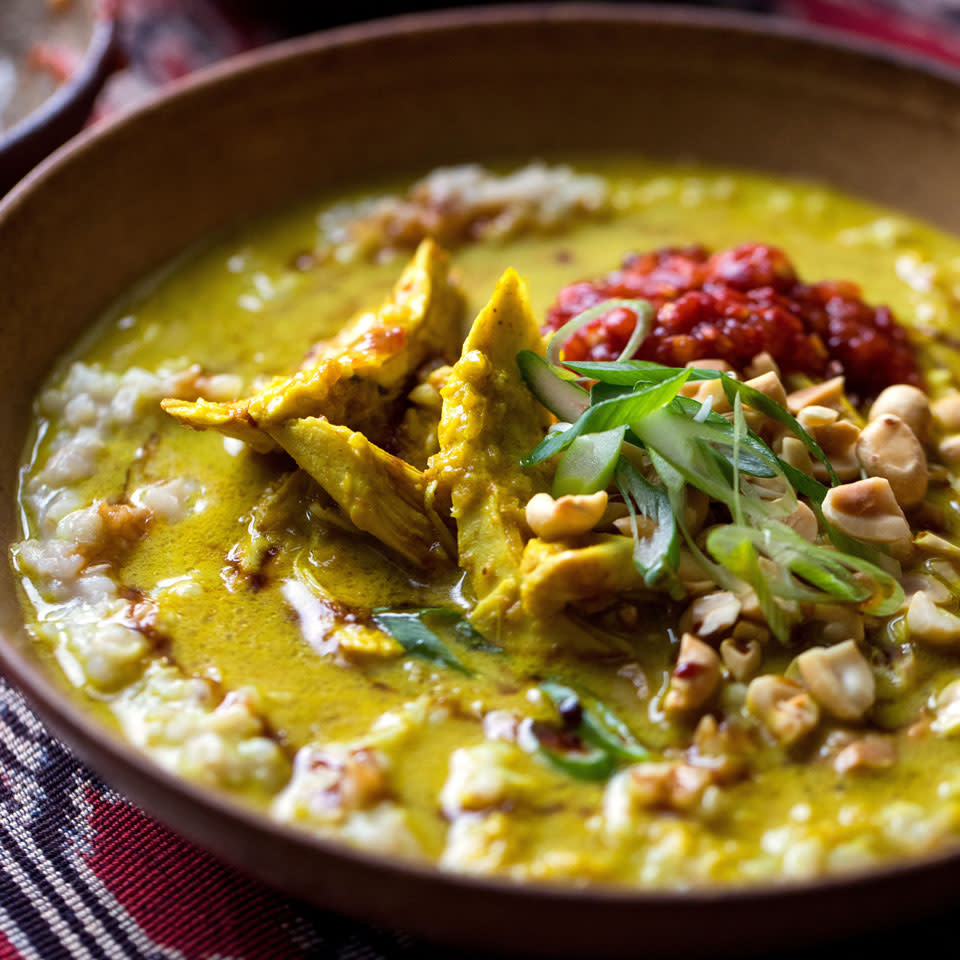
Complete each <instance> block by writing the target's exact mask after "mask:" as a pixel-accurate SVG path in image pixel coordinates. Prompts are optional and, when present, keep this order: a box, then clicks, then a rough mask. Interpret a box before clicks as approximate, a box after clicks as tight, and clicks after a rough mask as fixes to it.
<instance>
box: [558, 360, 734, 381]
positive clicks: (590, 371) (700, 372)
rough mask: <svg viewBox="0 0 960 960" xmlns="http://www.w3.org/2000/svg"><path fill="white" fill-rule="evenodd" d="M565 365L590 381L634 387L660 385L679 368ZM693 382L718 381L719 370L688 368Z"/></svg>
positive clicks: (643, 363)
mask: <svg viewBox="0 0 960 960" xmlns="http://www.w3.org/2000/svg"><path fill="white" fill-rule="evenodd" d="M563 365H564V366H565V367H568V368H569V369H570V370H573V371H574V372H575V373H578V374H580V376H582V377H588V378H589V379H590V380H599V381H601V382H602V383H610V384H616V385H618V386H623V387H634V386H636V385H637V384H638V383H659V382H660V381H661V380H667V379H669V378H670V377H672V376H674V375H675V374H676V372H677V370H678V369H680V368H679V367H665V366H664V365H663V364H662V363H653V362H652V361H650V360H619V361H612V360H564V362H563ZM685 369H688V370H690V379H691V380H716V379H718V378H719V376H720V372H719V371H718V370H706V369H700V368H698V367H687V368H685Z"/></svg>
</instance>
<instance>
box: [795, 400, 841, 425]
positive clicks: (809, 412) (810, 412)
mask: <svg viewBox="0 0 960 960" xmlns="http://www.w3.org/2000/svg"><path fill="white" fill-rule="evenodd" d="M839 419H840V414H839V413H837V411H836V410H833V409H831V408H830V407H820V406H816V405H812V406H809V407H804V408H803V409H802V410H801V411H800V412H799V413H798V414H797V420H798V421H799V423H800V426H801V427H803V429H804V430H807V431H810V430H813V429H814V428H815V427H825V426H826V425H827V424H828V423H836V422H837V421H838V420H839Z"/></svg>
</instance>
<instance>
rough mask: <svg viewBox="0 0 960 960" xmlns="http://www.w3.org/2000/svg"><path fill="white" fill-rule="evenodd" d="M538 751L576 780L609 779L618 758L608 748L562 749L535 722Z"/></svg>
mask: <svg viewBox="0 0 960 960" xmlns="http://www.w3.org/2000/svg"><path fill="white" fill-rule="evenodd" d="M532 733H533V736H534V738H535V739H536V744H537V753H538V754H539V755H540V756H541V757H543V759H544V760H546V761H547V763H549V764H550V766H551V767H553V768H554V769H555V770H557V771H558V772H559V773H563V774H565V775H566V776H568V777H573V778H574V779H575V780H607V779H609V777H610V775H611V774H612V773H613V771H614V770H615V769H616V760H615V759H614V758H613V757H612V756H611V755H610V753H609V752H608V751H606V750H602V749H600V748H599V747H586V748H583V749H579V750H561V749H558V748H557V747H556V746H555V745H554V744H552V743H551V739H552V738H550V737H549V736H548V735H547V733H546V732H545V731H544V730H543V729H542V728H541V727H539V726H538V725H537V724H534V725H533V727H532Z"/></svg>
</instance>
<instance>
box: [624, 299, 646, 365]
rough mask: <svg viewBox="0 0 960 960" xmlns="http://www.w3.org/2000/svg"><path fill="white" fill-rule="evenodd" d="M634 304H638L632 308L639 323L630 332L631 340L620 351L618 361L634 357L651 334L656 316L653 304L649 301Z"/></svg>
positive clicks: (636, 301) (638, 301)
mask: <svg viewBox="0 0 960 960" xmlns="http://www.w3.org/2000/svg"><path fill="white" fill-rule="evenodd" d="M633 303H635V304H637V307H636V308H631V309H632V310H633V312H634V314H635V315H636V317H637V322H636V323H635V324H634V326H633V330H632V331H631V332H630V339H629V340H627V343H626V346H625V347H624V348H623V349H622V350H621V351H620V356H619V357H617V359H618V360H627V359H629V358H630V357H632V356H633V355H634V354H635V353H636V352H637V351H638V350H639V349H640V344H642V343H643V341H644V340H646V339H647V334H648V333H649V332H650V324H651V322H652V320H653V316H654V310H653V306H652V304H650V303H649V302H648V301H647V300H634V301H633Z"/></svg>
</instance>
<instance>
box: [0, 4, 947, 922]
mask: <svg viewBox="0 0 960 960" xmlns="http://www.w3.org/2000/svg"><path fill="white" fill-rule="evenodd" d="M624 20H626V21H629V22H630V23H631V24H650V25H652V26H656V25H659V24H664V23H666V24H669V25H676V26H681V27H683V26H690V27H692V28H697V29H707V30H730V31H734V32H737V33H740V34H746V35H750V36H756V37H764V36H774V37H779V38H786V39H789V40H792V41H796V42H798V43H800V44H805V45H808V46H809V47H810V48H811V49H818V48H819V49H822V48H827V49H829V50H831V51H832V52H835V53H839V54H853V55H855V56H858V57H860V58H862V59H864V60H867V61H873V62H878V63H881V64H886V65H888V66H893V67H896V68H901V69H905V70H907V71H908V72H911V73H914V74H917V73H919V74H922V75H925V76H926V77H927V78H929V79H934V80H936V81H941V82H944V83H946V84H948V85H949V86H950V87H952V88H954V89H955V90H956V91H958V92H960V68H955V67H952V66H950V65H948V64H944V63H942V62H939V61H937V60H934V59H932V58H927V57H924V56H923V55H919V54H915V53H912V52H910V51H905V50H903V49H901V48H899V47H897V46H894V45H891V44H888V43H881V42H876V43H875V42H873V41H871V40H865V39H862V38H858V37H856V36H854V35H850V34H847V33H846V32H844V31H840V30H835V29H829V28H824V27H820V26H812V25H809V24H806V23H799V24H797V23H794V22H792V21H790V20H787V19H785V18H782V17H770V16H768V15H764V14H752V13H744V12H737V11H730V10H714V9H704V8H701V7H693V6H679V7H678V6H675V5H671V6H665V5H662V4H654V5H647V4H614V3H548V4H535V3H517V4H509V5H504V6H493V7H463V8H457V9H448V10H440V11H425V12H419V13H410V14H403V15H399V16H394V17H386V18H382V19H377V20H372V21H367V22H363V23H358V24H350V25H346V26H340V27H334V28H332V29H328V30H321V31H318V32H315V33H311V34H307V35H304V36H299V37H294V38H291V39H287V40H283V41H280V42H278V43H275V44H270V45H268V46H266V47H262V48H258V49H254V50H252V51H248V52H245V53H242V54H238V55H236V56H233V57H230V58H228V59H226V60H224V61H221V62H219V63H217V64H214V65H212V66H209V67H206V68H204V69H202V70H199V71H197V72H196V73H195V74H191V75H190V76H188V77H185V78H183V79H181V80H178V81H175V82H174V83H172V84H171V85H170V86H169V87H166V88H164V90H163V91H162V92H159V93H155V94H152V95H150V96H149V97H148V98H147V99H146V100H144V101H143V102H141V103H139V104H137V105H136V106H134V107H133V108H131V109H129V110H124V111H122V112H120V113H118V114H116V115H114V116H112V117H108V118H106V119H105V120H104V121H101V122H100V123H98V124H97V125H96V126H95V127H93V128H87V129H86V130H84V131H83V132H82V133H80V134H79V135H78V136H76V137H74V138H73V139H71V140H70V141H68V142H67V143H66V144H64V145H63V146H61V147H60V148H58V149H57V150H56V151H55V152H53V153H52V154H50V156H48V157H47V158H45V159H44V160H43V161H42V162H41V163H40V164H39V165H38V166H37V167H35V168H34V169H33V170H32V171H31V172H30V173H29V174H27V176H26V177H25V178H24V179H22V180H21V181H20V182H19V183H18V184H17V185H16V186H14V187H13V188H12V189H11V191H10V192H9V193H8V194H7V195H6V196H5V197H3V198H2V199H0V220H2V219H3V218H5V217H7V216H9V215H10V214H11V213H12V212H13V211H14V210H15V209H16V208H18V207H19V206H20V205H21V204H23V203H24V202H25V201H26V200H27V198H28V197H29V196H31V195H32V194H33V193H34V192H35V191H37V190H39V189H41V188H42V186H43V184H44V182H45V181H46V180H48V179H49V178H51V177H52V176H54V175H55V174H56V173H58V171H59V170H60V169H61V168H63V167H65V166H68V165H69V164H70V162H71V160H72V159H73V158H74V157H77V156H81V155H83V154H85V153H87V152H89V151H92V150H95V149H97V148H98V147H99V145H100V144H101V143H102V142H104V141H107V140H109V139H110V138H111V137H112V136H114V135H115V134H117V133H118V132H120V131H123V130H126V128H128V127H130V126H134V125H136V124H139V123H142V122H149V117H150V116H151V115H152V114H154V113H156V112H158V111H161V110H163V109H165V108H166V107H167V106H168V105H169V104H170V103H171V102H177V101H179V100H181V99H183V98H185V97H188V96H189V95H191V94H192V93H193V92H195V91H198V90H203V89H206V88H209V87H214V86H216V85H218V84H221V83H228V82H229V81H230V78H231V77H233V76H235V75H238V74H243V75H250V74H253V73H255V72H256V71H257V70H259V69H263V68H266V67H269V66H270V65H271V64H273V63H276V62H278V61H285V60H288V59H296V58H298V57H300V56H309V55H311V54H313V53H316V52H319V51H324V50H331V49H337V48H343V47H349V46H353V45H358V44H363V43H365V42H369V41H373V40H380V39H388V38H390V37H392V36H397V35H411V34H426V33H431V32H442V31H448V30H451V29H465V28H473V27H482V26H484V25H489V24H503V23H507V24H510V23H514V24H531V23H532V24H536V23H553V22H564V21H590V22H597V23H604V22H607V23H609V22H618V21H620V22H622V21H624ZM155 266H160V265H159V264H157V265H155ZM118 292H119V291H118ZM7 549H8V547H7ZM21 620H22V616H21ZM19 629H20V630H23V629H24V628H23V625H22V623H21V624H20V627H19ZM0 672H2V673H3V674H4V675H5V676H6V678H7V679H9V680H10V681H11V682H12V686H14V687H15V689H17V690H18V691H20V692H21V693H22V694H24V697H25V699H26V700H27V702H28V705H29V706H30V707H31V709H34V710H35V711H36V712H37V714H38V715H39V716H40V718H41V719H42V720H43V721H44V723H45V724H47V726H48V727H50V728H51V731H52V732H53V734H54V736H56V737H57V738H58V739H60V738H61V737H62V740H63V742H65V743H66V744H67V746H68V747H70V748H71V750H74V749H75V750H76V752H77V753H78V754H79V755H80V758H81V760H82V761H83V762H84V763H86V764H88V765H89V766H90V767H91V768H92V769H93V770H94V772H97V775H98V776H99V773H98V771H99V769H101V768H102V767H104V766H107V764H105V763H101V761H100V758H99V756H98V754H106V755H108V756H109V759H110V761H111V762H112V764H111V765H114V766H123V767H126V768H128V769H132V770H134V771H135V772H136V773H137V775H138V777H139V778H141V779H143V780H144V781H147V782H152V783H153V784H156V785H157V787H159V788H161V791H160V792H161V793H164V792H166V791H170V792H173V793H176V794H178V795H180V797H182V798H183V799H185V800H186V801H188V802H189V803H190V804H192V805H196V806H199V807H201V808H203V809H204V810H205V812H207V813H209V814H213V815H215V816H216V817H217V818H218V819H220V820H222V821H229V822H230V823H231V824H232V825H235V826H236V827H238V828H242V829H243V830H244V831H246V832H247V833H248V834H254V835H257V836H258V837H259V838H260V839H261V840H264V841H271V842H282V843H284V844H288V845H292V846H299V847H304V846H305V847H309V848H311V849H312V851H313V852H314V853H316V854H319V855H322V856H323V858H324V859H325V860H326V861H327V862H328V863H330V864H335V863H336V862H337V861H340V862H347V863H351V864H353V865H355V866H357V867H360V868H365V869H368V870H371V871H375V872H376V873H377V874H379V875H382V876H386V877H388V878H390V879H393V880H403V879H404V878H416V879H417V880H418V881H422V882H425V883H427V884H430V883H433V884H438V883H439V884H443V885H444V886H449V887H454V888H459V890H460V891H461V892H462V893H465V894H469V893H470V892H476V893H483V894H493V895H506V896H509V897H510V898H511V899H517V898H519V899H526V900H530V901H545V902H551V903H558V902H565V901H576V902H578V903H585V902H589V903H592V904H596V905H603V906H610V907H624V908H626V907H630V906H640V905H643V906H647V907H676V906H684V907H691V908H695V907H696V906H700V905H703V906H706V905H711V906H723V905H726V904H733V903H752V904H755V905H757V906H762V905H763V903H764V902H767V901H771V900H776V901H780V900H783V899H784V898H785V897H788V898H793V899H796V900H798V901H800V900H802V899H803V898H805V897H808V896H810V895H814V894H816V895H820V894H822V893H825V892H830V891H835V892H837V893H838V894H842V893H843V892H844V891H846V890H849V889H850V888H851V887H853V886H856V887H858V888H860V887H865V888H869V887H870V885H871V884H880V883H888V882H890V881H897V880H906V879H907V878H909V877H911V876H914V875H916V874H918V873H924V872H927V871H929V870H933V869H936V868H944V867H957V868H960V849H958V848H956V847H954V848H949V847H948V848H946V849H943V850H941V851H938V852H936V853H933V854H928V855H925V856H921V857H915V858H909V859H905V860H898V861H892V862H889V863H883V864H879V865H877V866H875V867H871V868H866V869H857V870H852V871H850V872H848V873H843V874H840V875H833V876H823V877H818V878H814V879H811V880H787V881H784V880H774V881H771V882H769V883H764V884H737V885H733V884H731V885H716V886H703V887H692V888H689V889H683V890H673V889H643V888H631V887H626V886H616V885H611V884H601V883H596V884H594V883H591V884H590V885H587V886H577V885H575V884H573V883H569V882H565V883H560V882H547V881H540V880H524V881H522V882H518V881H515V880H511V879H510V878H509V877H506V876H493V877H488V876H477V875H471V874H464V873H457V872H453V871H449V870H444V869H442V868H440V867H439V866H438V865H437V864H435V863H433V862H426V861H418V860H407V859H402V858H399V857H396V856H393V855H388V854H377V853H375V852H370V851H367V850H363V849H358V848H355V847H351V846H349V845H348V844H347V843H346V842H344V841H341V840H338V839H336V838H334V837H326V836H323V835H319V834H316V833H312V832H310V831H309V830H308V829H305V828H302V827H294V826H289V825H287V824H284V823H281V822H279V821H276V820H273V819H271V818H270V816H269V814H267V813H266V812H260V811H257V810H254V809H253V808H251V807H249V806H246V805H244V804H243V803H242V802H241V801H240V800H238V799H235V798H233V797H232V796H231V795H229V794H228V793H227V792H226V791H221V790H218V789H217V788H207V787H203V786H200V785H198V784H196V783H194V782H192V781H189V780H187V779H185V778H181V777H178V776H176V775H175V774H173V773H171V772H169V771H168V770H166V769H165V768H163V767H161V766H160V765H159V764H158V763H157V762H156V761H154V760H153V759H152V758H150V757H149V755H147V754H145V753H141V752H140V751H138V750H136V749H135V748H134V747H133V745H132V744H130V743H129V742H128V741H126V740H125V739H123V738H122V736H121V735H120V734H119V733H118V732H117V731H115V730H113V729H111V728H110V727H109V726H108V725H106V724H104V723H101V722H99V721H98V720H96V719H95V717H94V715H93V714H92V713H90V712H88V711H86V710H84V709H82V708H81V707H80V706H79V704H78V703H76V702H74V700H73V699H72V698H70V697H64V696H63V695H62V694H61V692H60V691H59V690H58V687H57V684H56V682H55V681H54V680H52V679H51V678H50V677H48V675H47V671H46V670H44V669H43V668H42V667H41V666H40V665H39V663H35V662H32V661H31V659H29V658H28V657H27V656H25V655H24V654H22V653H21V652H20V650H18V649H17V647H16V645H15V644H14V643H12V642H11V641H9V640H8V639H7V637H6V636H5V635H4V633H3V632H2V631H0ZM88 758H89V759H88ZM106 782H107V784H108V785H109V780H107V781H106ZM125 799H128V802H133V803H135V804H136V805H137V806H141V799H140V797H138V798H137V799H136V800H134V801H130V800H129V798H127V797H126V796H125ZM142 809H143V810H145V812H147V814H148V815H149V816H151V817H153V818H155V819H156V820H157V821H159V822H160V823H162V824H164V825H165V826H167V827H168V828H170V829H171V830H172V831H174V832H176V833H178V834H179V835H181V836H182V835H183V834H182V833H181V832H180V829H179V827H178V826H177V824H176V823H175V822H173V821H172V818H168V817H165V815H164V812H163V810H162V808H161V806H160V803H159V802H156V803H155V802H153V801H150V800H145V801H144V802H143V803H142ZM188 836H189V837H190V839H191V841H192V842H195V843H197V845H199V846H201V847H204V846H205V843H204V841H203V840H202V839H197V838H196V836H195V835H194V834H191V833H189V831H188ZM211 846H213V847H215V846H216V845H211ZM208 849H209V848H208ZM217 856H218V857H220V858H221V859H223V860H224V861H225V862H227V863H230V862H231V858H230V856H229V855H228V854H225V853H223V852H222V850H220V849H218V850H217ZM234 863H235V861H234ZM254 875H255V874H254ZM258 879H259V878H258ZM262 882H266V883H267V884H268V885H271V886H273V887H279V888H281V889H282V884H281V883H278V882H274V881H262ZM356 913H357V914H361V913H362V904H361V905H358V909H357V911H356Z"/></svg>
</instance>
